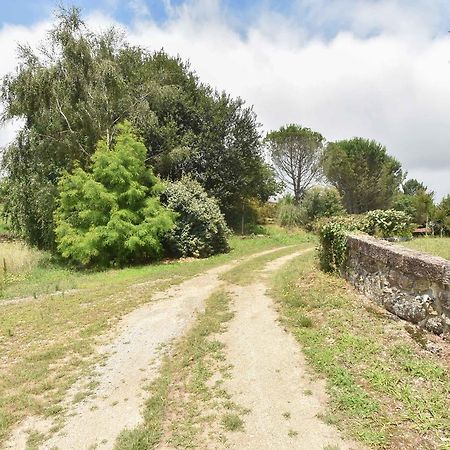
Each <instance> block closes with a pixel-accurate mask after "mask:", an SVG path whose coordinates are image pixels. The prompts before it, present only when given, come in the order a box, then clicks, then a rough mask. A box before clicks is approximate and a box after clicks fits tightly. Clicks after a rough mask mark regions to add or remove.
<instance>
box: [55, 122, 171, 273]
mask: <svg viewBox="0 0 450 450" xmlns="http://www.w3.org/2000/svg"><path fill="white" fill-rule="evenodd" d="M146 155H147V150H146V148H145V146H144V144H143V143H142V142H140V141H139V140H138V139H137V138H136V136H135V135H134V134H133V132H132V128H131V124H130V123H129V122H124V123H123V124H120V125H118V126H117V135H116V137H115V139H114V141H113V143H112V148H111V149H110V148H109V147H108V144H107V141H106V140H101V141H100V142H99V143H98V145H97V150H96V151H95V153H94V155H93V157H92V162H93V166H92V171H90V172H86V171H85V170H84V169H82V168H81V167H78V168H76V169H75V170H74V172H73V173H72V174H69V173H66V174H65V175H63V176H62V177H61V179H60V181H59V183H58V191H59V201H58V204H59V206H58V208H57V210H56V212H55V223H56V229H55V234H56V242H57V248H58V251H59V252H60V253H61V255H62V256H63V257H64V258H67V259H69V260H70V261H72V262H75V263H79V264H83V265H87V264H95V265H110V264H113V265H123V264H126V263H131V262H141V261H146V260H151V259H155V258H157V257H159V256H160V255H161V253H162V250H163V247H162V244H161V239H162V238H163V236H164V235H165V234H166V233H168V232H169V231H170V230H171V229H172V227H173V214H172V213H171V212H170V211H168V210H166V209H165V208H164V207H163V206H162V205H161V203H160V201H159V194H160V192H161V190H162V185H161V182H160V181H159V179H158V178H157V177H156V176H155V175H154V174H153V172H152V171H151V170H150V169H148V168H146V166H145V159H146Z"/></svg>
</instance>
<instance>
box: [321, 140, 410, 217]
mask: <svg viewBox="0 0 450 450" xmlns="http://www.w3.org/2000/svg"><path fill="white" fill-rule="evenodd" d="M323 167H324V172H325V175H326V177H327V178H328V180H329V181H330V183H331V184H332V185H333V186H335V187H336V188H337V190H338V191H339V193H340V194H341V195H342V199H343V202H344V206H345V208H346V209H347V211H348V212H349V213H356V214H359V213H362V212H366V211H370V210H372V209H387V208H389V207H390V206H391V203H392V199H393V197H394V195H395V194H396V193H397V192H398V190H399V186H400V183H401V182H402V181H403V178H404V176H403V172H402V169H401V165H400V163H399V162H398V161H397V160H396V159H395V158H393V157H392V156H389V155H388V154H387V151H386V148H385V147H384V146H383V145H381V144H379V143H378V142H376V141H373V140H369V139H363V138H353V139H349V140H343V141H338V142H332V143H330V144H328V146H327V148H326V151H325V153H324V158H323Z"/></svg>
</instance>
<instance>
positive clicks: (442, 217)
mask: <svg viewBox="0 0 450 450" xmlns="http://www.w3.org/2000/svg"><path fill="white" fill-rule="evenodd" d="M434 219H435V223H436V225H437V228H438V231H439V232H440V233H441V235H443V234H444V233H445V234H450V195H447V196H446V197H444V198H443V199H442V201H441V203H440V204H439V205H438V207H437V208H436V211H435V217H434Z"/></svg>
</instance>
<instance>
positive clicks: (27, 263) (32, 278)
mask: <svg viewBox="0 0 450 450" xmlns="http://www.w3.org/2000/svg"><path fill="white" fill-rule="evenodd" d="M309 236H310V235H308V234H306V233H304V232H301V231H292V232H285V231H284V230H282V229H280V228H278V227H276V226H271V227H268V228H267V234H265V235H262V236H258V237H254V236H253V237H251V236H249V237H244V238H242V237H240V236H233V237H232V238H231V239H230V245H231V248H232V250H231V251H230V252H229V253H227V254H223V255H216V256H213V257H211V258H207V259H200V260H196V261H193V262H189V263H186V262H185V261H177V260H174V261H170V262H169V263H167V264H161V262H157V263H154V264H147V265H143V266H134V267H128V268H123V269H108V270H104V271H88V270H84V271H80V270H72V269H70V268H68V267H67V266H65V265H62V264H60V263H57V262H56V261H55V260H54V259H51V258H50V256H49V255H48V254H47V253H46V252H39V251H37V250H35V249H30V248H28V247H26V246H25V245H24V244H22V243H19V242H15V243H12V244H11V243H5V242H0V263H1V262H2V257H4V255H7V256H8V255H11V258H9V257H7V261H8V267H12V266H13V265H14V266H15V267H16V268H15V269H14V274H15V276H14V277H10V278H9V279H8V280H6V282H4V283H3V285H1V284H0V302H1V299H9V298H14V297H28V296H34V297H37V296H41V295H47V294H51V293H54V292H60V291H69V290H73V289H86V288H94V287H95V286H96V285H98V284H99V283H101V284H110V285H114V284H117V285H120V284H123V283H124V282H128V283H129V284H132V283H139V282H142V281H147V280H148V279H149V277H150V278H151V277H154V276H155V274H156V276H158V277H171V276H172V274H173V272H174V271H175V272H177V271H181V272H182V271H183V269H181V267H182V266H183V267H189V268H188V269H187V272H189V270H191V269H193V270H198V272H200V271H201V270H204V269H205V268H208V267H212V266H213V265H214V264H221V263H225V262H227V261H229V260H231V259H234V258H239V257H241V256H245V255H247V254H250V253H256V252H259V251H263V250H266V249H270V248H274V247H278V246H287V245H295V244H298V243H299V242H304V241H305V240H306V239H310V237H309ZM14 259H16V260H18V261H22V263H20V264H16V263H14V264H13V263H9V260H11V261H14ZM0 269H1V268H0ZM0 280H1V276H0Z"/></svg>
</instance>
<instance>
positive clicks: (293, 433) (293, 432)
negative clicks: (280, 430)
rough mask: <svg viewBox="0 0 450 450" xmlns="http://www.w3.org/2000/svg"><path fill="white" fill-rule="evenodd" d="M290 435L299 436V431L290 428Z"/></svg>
mask: <svg viewBox="0 0 450 450" xmlns="http://www.w3.org/2000/svg"><path fill="white" fill-rule="evenodd" d="M288 436H289V437H290V438H294V437H297V436H298V431H295V430H289V431H288Z"/></svg>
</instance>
